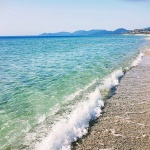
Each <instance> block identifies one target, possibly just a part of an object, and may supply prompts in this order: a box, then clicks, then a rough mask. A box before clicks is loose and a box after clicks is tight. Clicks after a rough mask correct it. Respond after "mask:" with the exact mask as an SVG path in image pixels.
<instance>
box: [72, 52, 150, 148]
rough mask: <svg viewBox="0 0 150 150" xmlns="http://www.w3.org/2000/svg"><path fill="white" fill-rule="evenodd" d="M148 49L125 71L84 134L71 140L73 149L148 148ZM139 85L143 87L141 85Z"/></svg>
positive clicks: (149, 68) (149, 121)
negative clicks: (100, 112) (137, 63)
mask: <svg viewBox="0 0 150 150" xmlns="http://www.w3.org/2000/svg"><path fill="white" fill-rule="evenodd" d="M149 70H150V51H148V50H147V51H145V52H144V57H143V59H142V62H141V63H140V64H139V65H138V66H136V67H135V66H133V67H131V69H130V70H129V71H127V72H126V74H125V76H124V77H123V78H122V80H121V82H120V84H119V85H118V87H117V90H116V91H115V95H113V96H112V97H111V98H110V99H108V100H107V101H106V107H105V108H104V110H103V115H102V116H101V117H100V118H98V119H97V120H96V121H95V122H96V123H94V125H93V126H91V127H90V131H89V133H88V135H86V136H85V138H84V137H83V138H82V139H79V140H78V141H77V142H76V143H74V144H73V149H75V150H82V149H84V150H90V149H94V150H100V149H101V150H114V149H118V150H128V149H134V150H147V149H150V119H149V118H150V113H149V112H150V98H149V97H150V94H148V93H150V90H149V89H150V85H149V84H148V83H150V78H149V74H150V71H149ZM142 87H143V88H142Z"/></svg>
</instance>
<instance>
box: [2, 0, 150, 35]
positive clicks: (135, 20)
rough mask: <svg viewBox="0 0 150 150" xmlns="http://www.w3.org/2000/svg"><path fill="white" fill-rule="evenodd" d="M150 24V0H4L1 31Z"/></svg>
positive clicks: (28, 32) (18, 32)
mask: <svg viewBox="0 0 150 150" xmlns="http://www.w3.org/2000/svg"><path fill="white" fill-rule="evenodd" d="M149 26H150V0H0V35H35V34H40V33H43V32H59V31H70V32H72V31H75V30H80V29H84V30H90V29H107V30H114V29H116V28H120V27H123V28H127V29H135V28H144V27H149Z"/></svg>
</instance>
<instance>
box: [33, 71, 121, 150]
mask: <svg viewBox="0 0 150 150" xmlns="http://www.w3.org/2000/svg"><path fill="white" fill-rule="evenodd" d="M123 74H124V73H123V72H122V70H117V71H114V72H113V73H112V74H111V75H110V77H109V78H106V79H105V81H104V84H103V87H105V88H111V87H113V86H116V85H118V84H119V81H118V78H119V77H121V76H123ZM102 107H104V102H103V101H102V98H101V95H100V88H98V87H97V88H96V90H95V91H94V92H92V93H90V94H89V95H88V100H86V101H84V102H80V103H78V104H77V105H76V107H75V109H74V110H73V112H72V113H71V114H70V115H69V116H68V117H67V118H66V119H62V120H60V121H59V122H57V123H56V124H55V125H54V126H53V127H52V130H51V132H50V133H49V134H48V136H47V137H46V138H45V139H43V141H42V142H41V143H37V144H36V148H35V149H36V150H70V149H71V143H72V142H74V141H76V140H77V139H78V138H81V137H82V136H83V135H85V134H86V133H87V132H88V127H89V122H90V121H91V120H93V119H96V118H97V117H99V116H100V115H101V112H102V109H101V108H102Z"/></svg>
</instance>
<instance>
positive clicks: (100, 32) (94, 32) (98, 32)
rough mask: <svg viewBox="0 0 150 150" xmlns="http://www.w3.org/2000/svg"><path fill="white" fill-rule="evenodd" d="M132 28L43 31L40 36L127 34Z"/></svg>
mask: <svg viewBox="0 0 150 150" xmlns="http://www.w3.org/2000/svg"><path fill="white" fill-rule="evenodd" d="M129 31H130V30H126V29H124V28H119V29H116V30H114V31H107V30H89V31H85V30H78V31H75V32H72V33H70V32H57V33H42V34H40V35H39V36H101V35H104V34H125V33H128V32H129Z"/></svg>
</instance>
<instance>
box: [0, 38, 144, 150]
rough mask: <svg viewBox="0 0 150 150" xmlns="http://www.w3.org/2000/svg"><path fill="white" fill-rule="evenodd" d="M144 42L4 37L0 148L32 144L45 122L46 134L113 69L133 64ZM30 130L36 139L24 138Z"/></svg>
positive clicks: (0, 59)
mask: <svg viewBox="0 0 150 150" xmlns="http://www.w3.org/2000/svg"><path fill="white" fill-rule="evenodd" d="M145 45H146V42H145V40H144V38H143V37H138V36H102V37H46V38H44V37H20V38H19V37H18V38H16V37H12V38H10V37H9V38H2V37H1V38H0V149H6V148H7V149H11V148H12V149H13V148H16V147H22V148H17V149H24V147H27V146H28V145H32V142H33V141H34V142H35V141H36V140H37V139H38V137H40V136H41V135H38V132H37V130H38V131H39V127H41V126H42V125H44V127H45V128H46V131H43V132H45V133H44V134H45V135H46V132H47V131H48V130H50V126H51V124H53V123H54V122H55V123H56V122H57V121H58V120H59V118H61V117H64V116H65V115H66V114H69V113H70V112H71V111H72V108H73V107H71V106H74V105H75V104H77V103H78V102H79V101H81V100H82V98H83V97H84V96H85V95H87V93H89V92H90V91H92V90H93V89H94V88H95V87H96V86H97V85H98V84H100V83H101V82H102V80H103V78H105V77H106V76H108V75H109V74H110V73H111V72H113V71H114V70H116V69H119V68H124V67H126V66H129V65H130V64H131V62H132V61H133V59H134V58H135V57H136V56H137V54H138V53H139V52H140V50H142V49H143V47H144V46H145ZM31 132H32V133H36V138H35V139H34V140H33V139H29V140H26V141H27V142H24V138H25V137H26V135H27V134H29V133H31ZM43 132H42V133H43ZM39 134H41V132H40V133H39ZM24 143H25V144H24ZM20 145H21V146H20Z"/></svg>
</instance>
